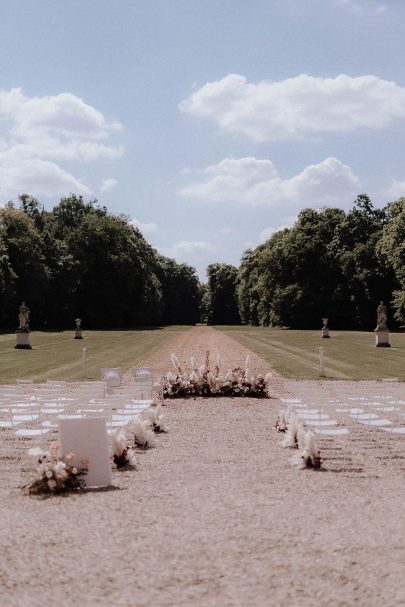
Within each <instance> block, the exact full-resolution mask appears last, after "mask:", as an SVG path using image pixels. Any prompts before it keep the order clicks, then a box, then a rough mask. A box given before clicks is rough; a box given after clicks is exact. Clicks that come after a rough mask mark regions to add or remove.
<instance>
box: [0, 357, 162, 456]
mask: <svg viewBox="0 0 405 607" xmlns="http://www.w3.org/2000/svg"><path fill="white" fill-rule="evenodd" d="M145 370H147V372H148V373H145ZM137 371H138V370H134V371H133V372H132V374H131V377H129V378H123V376H122V374H121V376H120V383H119V385H118V386H109V385H108V382H107V381H105V380H103V379H102V380H101V381H82V382H78V383H68V382H64V381H47V382H45V383H43V384H34V383H33V382H31V381H27V380H18V381H17V382H16V383H15V384H13V385H7V386H0V453H1V454H3V455H6V456H10V455H12V456H15V455H16V454H18V453H19V450H20V449H21V448H24V449H26V448H28V447H31V446H42V445H43V444H44V443H45V442H47V441H49V439H50V438H51V437H52V434H53V433H56V432H57V430H58V420H59V419H61V418H62V419H63V418H72V417H73V418H80V417H90V416H97V417H100V416H103V417H105V418H106V421H107V427H109V428H114V427H117V426H125V425H127V424H128V423H130V422H131V421H132V419H133V418H134V416H136V415H137V414H138V413H139V412H140V411H142V410H144V409H146V408H148V407H149V406H150V405H151V404H153V402H154V401H156V400H160V399H161V398H162V396H163V392H162V389H161V386H160V384H159V383H158V382H156V381H155V378H154V375H153V370H152V369H145V368H142V369H140V370H139V371H140V373H138V372H137Z"/></svg>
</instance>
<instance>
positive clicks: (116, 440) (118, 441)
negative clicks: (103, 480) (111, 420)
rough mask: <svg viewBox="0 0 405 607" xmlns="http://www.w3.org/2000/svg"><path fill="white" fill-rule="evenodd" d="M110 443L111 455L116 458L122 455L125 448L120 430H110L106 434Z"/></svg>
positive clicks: (123, 436) (124, 441) (123, 435)
mask: <svg viewBox="0 0 405 607" xmlns="http://www.w3.org/2000/svg"><path fill="white" fill-rule="evenodd" d="M108 434H109V437H110V441H111V449H112V453H113V455H117V456H118V457H119V456H121V455H122V452H123V451H124V449H125V447H126V438H125V434H124V432H123V430H122V428H115V429H114V430H110V431H109V432H108Z"/></svg>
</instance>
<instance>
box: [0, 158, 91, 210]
mask: <svg viewBox="0 0 405 607" xmlns="http://www.w3.org/2000/svg"><path fill="white" fill-rule="evenodd" d="M69 192H75V193H76V194H82V195H84V196H90V195H91V189H90V188H89V187H88V186H87V185H86V184H85V183H84V182H83V181H80V180H79V179H77V178H76V177H74V176H73V175H72V174H71V173H69V172H68V171H65V170H64V169H62V168H61V167H60V166H58V165H57V164H55V163H54V162H49V161H47V160H41V159H38V158H32V159H29V160H27V159H22V160H21V161H20V162H19V163H18V165H17V164H7V163H2V162H1V161H0V201H1V202H2V203H5V202H7V201H8V200H11V199H13V198H14V197H15V196H16V195H17V194H22V193H28V194H31V195H33V196H36V197H38V198H42V197H49V198H51V197H52V196H58V197H62V196H64V195H66V193H69Z"/></svg>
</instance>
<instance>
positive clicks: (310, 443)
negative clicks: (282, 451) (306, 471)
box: [293, 430, 321, 470]
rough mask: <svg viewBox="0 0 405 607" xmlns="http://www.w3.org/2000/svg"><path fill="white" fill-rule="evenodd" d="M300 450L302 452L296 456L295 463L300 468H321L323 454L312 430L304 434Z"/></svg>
mask: <svg viewBox="0 0 405 607" xmlns="http://www.w3.org/2000/svg"><path fill="white" fill-rule="evenodd" d="M300 449H301V452H300V453H299V454H298V455H297V456H295V458H294V461H293V463H294V464H296V465H297V466H299V467H300V468H314V469H315V470H319V469H320V467H321V452H320V451H319V449H318V446H317V444H316V438H315V434H314V432H313V431H312V430H306V431H305V432H304V435H303V437H302V442H301V443H300Z"/></svg>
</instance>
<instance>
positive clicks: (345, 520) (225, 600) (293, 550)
mask: <svg viewBox="0 0 405 607" xmlns="http://www.w3.org/2000/svg"><path fill="white" fill-rule="evenodd" d="M223 337H224V340H222V335H221V334H220V333H219V332H216V331H214V330H213V329H211V330H208V331H204V330H202V331H200V328H196V329H193V330H192V331H190V332H187V333H185V334H184V336H183V337H180V336H179V338H178V339H177V344H174V343H172V344H171V345H172V346H175V345H176V346H177V349H176V350H175V351H176V352H177V355H178V356H179V358H181V357H184V358H186V357H188V356H190V355H197V356H200V354H204V353H205V350H206V349H210V351H212V353H213V354H214V355H216V352H215V347H217V346H219V347H221V353H222V349H223V348H224V347H226V349H227V356H228V357H229V360H228V361H226V365H227V364H228V362H229V363H231V361H232V352H233V353H234V356H235V359H238V360H239V359H243V358H244V356H245V353H246V350H245V349H244V348H242V347H241V346H239V345H238V344H236V345H235V346H234V345H233V344H234V343H235V342H233V340H231V339H230V338H228V337H225V336H223ZM183 338H184V339H183ZM214 342H215V343H216V344H217V346H215V344H214ZM207 344H208V345H207ZM170 351H173V350H170V344H168V346H166V347H165V351H164V352H160V353H158V355H157V356H156V357H154V360H153V361H150V362H152V363H153V364H154V365H155V367H156V368H157V370H159V365H158V361H159V360H160V363H159V364H161V368H160V370H161V371H165V370H167V369H168V362H167V361H168V358H167V354H168V355H169V356H170ZM165 357H166V358H165ZM223 358H224V359H225V356H223ZM252 358H253V356H252ZM235 359H233V360H235ZM144 362H145V361H144ZM256 363H257V365H259V363H260V359H258V361H255V364H256ZM260 364H263V361H262V362H261V363H260ZM163 365H164V367H163ZM263 370H266V369H263ZM280 386H281V382H280ZM280 389H281V388H280ZM279 407H280V403H279V402H278V401H277V400H274V399H265V400H255V399H225V398H223V399H222V398H221V399H200V398H199V399H195V400H188V401H185V400H175V401H169V404H168V406H167V407H165V412H166V415H167V422H168V425H170V427H171V432H170V433H169V434H167V435H162V436H159V441H158V446H157V448H156V449H153V450H150V451H147V452H144V453H141V454H139V457H138V459H139V466H138V470H136V471H127V472H114V473H113V482H114V485H115V486H116V487H117V489H116V490H110V491H103V492H91V493H86V494H83V495H70V496H66V497H53V498H52V499H45V500H41V499H38V498H34V497H26V496H23V495H21V492H20V491H19V490H18V489H16V487H17V486H18V484H19V480H20V476H19V469H18V466H17V465H16V462H13V461H11V462H7V461H2V462H1V466H2V471H3V474H2V487H1V492H0V503H1V512H2V516H1V517H0V555H1V556H0V559H1V573H0V589H1V597H0V605H4V606H5V607H14V606H18V607H19V606H25V605H27V606H28V605H29V606H30V607H36V606H38V607H39V606H41V607H48V606H51V605H52V607H53V606H54V605H55V604H56V605H58V604H59V605H63V606H64V607H65V606H66V607H71V606H72V607H73V606H77V605H83V606H96V605H98V606H100V607H104V606H105V607H107V606H110V605H114V606H117V607H120V606H125V607H149V606H151V605H156V606H157V607H169V606H172V607H183V606H184V607H194V606H201V607H210V606H217V607H231V606H235V607H236V606H237V607H242V606H243V607H268V606H272V607H273V606H278V605H283V606H288V607H290V606H295V605H297V606H298V605H301V606H320V607H324V606H326V605H333V606H350V605H359V606H367V607H374V606H377V605H378V606H381V605H384V607H394V606H395V607H396V606H399V605H402V604H403V597H404V588H405V582H404V579H405V576H404V573H405V569H404V563H405V533H404V526H403V519H404V509H405V507H404V497H405V491H404V482H403V481H404V472H403V468H404V465H403V463H402V462H401V460H400V459H395V460H394V459H390V458H389V457H388V454H391V453H392V445H393V444H395V445H398V449H399V448H400V447H401V446H402V444H403V443H402V442H401V443H399V442H398V443H392V442H390V441H391V440H397V439H394V437H390V436H387V435H384V436H383V437H382V438H381V439H380V438H378V439H377V438H373V440H376V441H377V446H378V448H379V449H380V451H379V454H380V456H381V455H382V457H379V458H378V459H377V458H376V457H373V456H370V457H369V459H367V460H366V461H363V462H362V464H361V465H360V464H359V461H360V458H361V457H365V456H366V455H367V453H366V451H364V453H363V452H362V451H361V450H360V452H359V455H357V452H356V451H355V447H353V446H352V451H353V453H352V454H351V455H353V457H354V459H353V458H352V460H351V461H352V465H349V466H348V465H346V455H345V453H341V461H340V463H339V460H338V459H337V458H338V456H337V453H338V451H339V449H341V445H340V443H339V441H337V440H329V441H324V443H323V447H322V448H323V449H325V452H324V453H323V455H326V454H327V453H328V448H329V453H333V454H334V457H335V462H334V465H333V466H329V468H330V469H329V470H328V465H327V464H328V461H327V460H326V462H325V467H326V470H325V471H319V472H313V471H306V470H304V471H301V470H297V469H295V468H293V467H292V466H291V465H290V457H291V452H290V451H289V450H286V449H283V448H282V447H281V446H280V437H279V435H277V434H276V433H275V432H274V431H273V429H272V427H273V424H274V419H275V416H276V414H277V411H278V409H279ZM368 432H371V433H372V434H371V436H372V437H377V431H373V430H368ZM378 436H380V435H378ZM358 439H359V437H357V435H356V437H354V438H353V441H354V443H355V441H356V440H358ZM398 440H399V441H401V440H404V439H403V438H401V437H399V438H398ZM384 441H385V442H384ZM354 443H353V444H354ZM362 444H363V443H362ZM385 445H388V446H385ZM384 449H386V452H385V451H384ZM390 450H391V451H390ZM384 453H385V454H386V455H387V457H386V458H384ZM328 457H329V455H328ZM356 457H358V458H359V461H357V460H356ZM353 462H354V464H353ZM401 464H402V465H401Z"/></svg>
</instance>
